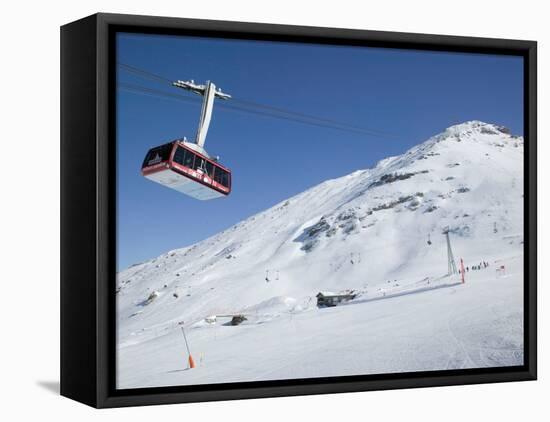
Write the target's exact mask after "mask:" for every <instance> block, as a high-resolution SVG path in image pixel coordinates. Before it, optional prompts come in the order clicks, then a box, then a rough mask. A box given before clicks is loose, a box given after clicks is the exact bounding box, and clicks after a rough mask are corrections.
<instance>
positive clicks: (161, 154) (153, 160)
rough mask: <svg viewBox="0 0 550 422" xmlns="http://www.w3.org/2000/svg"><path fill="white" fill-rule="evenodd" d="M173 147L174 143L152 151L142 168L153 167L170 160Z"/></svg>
mask: <svg viewBox="0 0 550 422" xmlns="http://www.w3.org/2000/svg"><path fill="white" fill-rule="evenodd" d="M172 145H173V144H172V143H169V144H164V145H161V146H160V147H156V148H152V149H150V150H149V152H148V153H147V155H146V157H145V160H143V166H142V167H147V166H152V165H154V164H158V163H161V162H163V161H167V160H168V158H170V152H172Z"/></svg>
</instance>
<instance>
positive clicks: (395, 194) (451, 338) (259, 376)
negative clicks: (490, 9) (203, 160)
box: [117, 121, 524, 388]
mask: <svg viewBox="0 0 550 422" xmlns="http://www.w3.org/2000/svg"><path fill="white" fill-rule="evenodd" d="M523 142H524V141H523V138H522V137H519V136H514V135H512V134H510V132H509V130H507V129H506V128H504V127H500V126H497V125H493V124H488V123H483V122H479V121H472V122H466V123H463V124H460V125H456V126H452V127H450V128H448V129H447V130H445V131H444V132H443V133H441V134H438V135H436V136H434V137H432V138H430V139H428V140H427V141H425V142H424V143H422V144H420V145H417V146H416V147H413V148H412V149H410V150H409V151H407V152H406V153H404V154H403V155H400V156H397V157H390V158H387V159H385V160H382V161H381V162H379V163H378V164H377V165H376V166H375V167H374V168H372V169H367V170H358V171H355V172H353V173H351V174H349V175H347V176H344V177H340V178H338V179H334V180H328V181H326V182H324V183H321V184H319V185H317V186H315V187H313V188H311V189H309V190H307V191H305V192H303V193H301V194H298V195H296V196H294V197H292V198H290V199H288V200H285V201H282V202H281V203H279V204H276V205H275V206H273V207H272V208H270V209H268V210H266V211H264V212H261V213H259V214H256V215H254V216H251V217H250V218H248V219H247V220H244V221H242V222H240V223H238V224H236V225H234V226H233V227H231V228H229V229H227V230H225V231H223V232H221V233H219V234H217V235H215V236H213V237H210V238H208V239H206V240H204V241H202V242H199V243H197V244H195V245H192V246H189V247H185V248H182V249H177V250H173V251H170V252H167V253H165V254H163V255H161V256H159V257H157V258H155V259H152V260H151V261H148V262H144V263H140V264H137V265H134V266H131V267H130V268H127V269H125V270H124V271H121V272H120V273H118V275H117V387H118V388H138V387H159V386H173V385H193V384H205V383H209V384H210V383H229V382H243V381H258V380H277V379H292V378H310V377H327V376H337V375H338V376H341V375H359V374H379V373H391V372H410V371H429V370H442V369H457V368H481V367H497V366H513V365H522V364H523ZM445 228H448V230H449V236H450V240H451V245H452V249H453V253H454V257H455V261H456V265H457V267H459V264H460V259H461V258H462V259H463V261H464V266H465V267H467V271H466V272H465V283H462V280H461V276H460V275H459V274H456V275H451V276H448V275H447V266H448V261H447V244H446V239H445V236H444V235H443V234H442V233H443V230H444V229H445ZM474 268H478V269H474ZM319 292H325V293H326V292H333V293H341V292H353V293H354V298H353V299H352V300H349V301H345V302H342V303H341V304H339V306H336V307H328V308H319V307H317V299H316V295H317V294H318V293H319ZM235 315H242V316H244V317H245V319H244V320H243V321H242V322H241V323H240V324H238V325H233V324H232V323H231V320H232V317H233V316H235ZM182 328H183V329H184V330H185V333H186V336H187V340H188V342H189V347H190V352H191V354H192V356H193V359H194V362H195V367H194V368H189V367H188V354H187V350H186V345H185V342H184V338H183V335H182Z"/></svg>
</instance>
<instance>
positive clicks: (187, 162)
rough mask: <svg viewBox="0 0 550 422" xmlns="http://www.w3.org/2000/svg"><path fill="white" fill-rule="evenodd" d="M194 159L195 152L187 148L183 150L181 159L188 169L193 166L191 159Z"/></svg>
mask: <svg viewBox="0 0 550 422" xmlns="http://www.w3.org/2000/svg"><path fill="white" fill-rule="evenodd" d="M194 159H195V154H193V153H192V152H191V151H189V150H185V157H184V159H183V165H184V166H185V167H188V168H190V169H192V168H193V160H194Z"/></svg>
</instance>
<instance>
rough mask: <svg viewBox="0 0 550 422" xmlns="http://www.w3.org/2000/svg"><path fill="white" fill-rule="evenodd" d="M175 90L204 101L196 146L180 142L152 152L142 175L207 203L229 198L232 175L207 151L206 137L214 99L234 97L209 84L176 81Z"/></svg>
mask: <svg viewBox="0 0 550 422" xmlns="http://www.w3.org/2000/svg"><path fill="white" fill-rule="evenodd" d="M173 85H174V86H176V87H178V88H182V89H185V90H188V91H191V92H193V93H195V94H198V95H201V96H202V97H203V103H202V112H201V117H200V121H199V128H198V130H197V137H196V139H195V142H194V143H192V142H187V140H186V139H185V138H184V139H179V140H176V141H172V142H170V143H168V144H164V145H161V146H158V147H155V148H152V149H150V150H149V152H148V153H147V155H146V156H145V159H144V160H143V164H142V166H141V174H142V175H143V176H145V177H146V178H147V179H149V180H152V181H154V182H157V183H160V184H161V185H164V186H166V187H169V188H172V189H175V190H177V191H178V192H181V193H184V194H186V195H189V196H191V197H193V198H195V199H200V200H207V199H214V198H220V197H224V196H227V195H229V192H231V171H230V170H229V169H227V168H225V167H224V166H222V165H220V164H219V163H218V162H217V159H216V160H214V159H212V158H211V157H210V155H209V154H208V153H207V152H206V150H205V149H204V143H205V141H206V133H207V132H208V127H209V125H210V119H211V117H212V108H213V106H214V99H215V98H219V99H222V100H227V99H229V98H231V95H229V94H226V93H224V92H222V90H221V89H216V85H214V84H213V83H212V82H210V81H208V82H207V83H206V84H204V85H197V84H195V82H194V81H192V80H191V81H176V82H174V83H173Z"/></svg>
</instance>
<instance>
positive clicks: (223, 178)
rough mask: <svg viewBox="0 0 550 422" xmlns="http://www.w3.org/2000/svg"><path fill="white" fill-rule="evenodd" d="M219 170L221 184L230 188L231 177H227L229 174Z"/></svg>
mask: <svg viewBox="0 0 550 422" xmlns="http://www.w3.org/2000/svg"><path fill="white" fill-rule="evenodd" d="M218 170H221V184H222V185H224V186H225V187H229V177H228V175H227V172H226V171H225V170H222V169H218Z"/></svg>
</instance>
